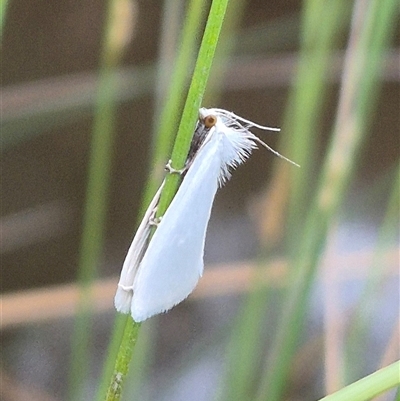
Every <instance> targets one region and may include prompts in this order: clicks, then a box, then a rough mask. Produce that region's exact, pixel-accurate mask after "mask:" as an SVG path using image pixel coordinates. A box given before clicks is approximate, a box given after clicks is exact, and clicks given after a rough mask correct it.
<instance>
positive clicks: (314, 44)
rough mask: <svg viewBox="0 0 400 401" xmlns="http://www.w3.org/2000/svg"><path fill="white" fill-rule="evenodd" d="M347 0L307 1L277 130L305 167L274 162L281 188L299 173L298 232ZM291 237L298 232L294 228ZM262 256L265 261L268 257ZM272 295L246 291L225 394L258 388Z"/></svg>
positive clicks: (295, 193)
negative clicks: (292, 78)
mask: <svg viewBox="0 0 400 401" xmlns="http://www.w3.org/2000/svg"><path fill="white" fill-rule="evenodd" d="M347 4H348V2H347V1H334V2H329V4H328V5H327V4H326V3H323V2H315V1H313V0H310V1H305V2H304V5H303V14H302V23H301V28H302V29H301V35H302V36H301V47H300V54H299V62H298V67H297V75H296V78H295V81H294V84H293V88H292V91H291V93H290V95H289V104H288V106H287V110H286V112H285V116H284V122H283V127H282V131H281V132H280V134H279V139H280V142H281V146H280V147H279V149H280V150H279V151H280V152H281V153H283V154H285V155H287V156H289V157H290V158H291V159H292V160H294V161H295V162H296V163H299V164H300V166H301V168H300V169H297V168H293V166H291V165H288V164H287V163H283V162H282V160H279V159H277V160H275V168H274V170H275V173H274V174H275V177H279V180H278V182H276V185H275V188H277V189H276V190H277V191H282V190H283V188H282V186H285V185H287V183H288V174H286V176H284V177H282V174H281V171H285V172H287V171H289V172H290V175H292V176H294V177H295V178H294V179H292V180H291V183H292V185H291V190H292V197H291V199H293V198H295V199H296V201H297V207H296V208H292V209H290V208H289V210H293V212H292V213H291V215H290V217H289V218H288V226H290V227H291V229H292V230H294V231H295V232H296V233H297V234H298V231H299V227H301V224H300V223H298V225H297V228H296V224H295V223H294V222H293V220H295V221H297V222H299V220H300V219H301V216H302V215H303V214H304V210H303V209H304V207H305V205H306V204H307V202H304V195H305V194H304V189H305V188H307V189H308V188H309V185H306V181H307V180H309V175H310V170H311V168H312V166H313V165H314V163H313V159H314V156H313V155H314V153H315V152H314V148H315V144H316V139H315V135H316V134H317V133H318V130H317V129H316V127H318V125H319V122H320V120H321V119H322V109H323V105H324V102H325V95H326V92H327V89H326V80H327V74H328V66H329V62H330V54H331V53H332V51H333V49H334V48H335V45H336V44H337V41H338V38H339V37H340V35H341V34H342V33H343V29H344V26H345V24H346V21H347V20H348V19H347V18H346V16H348V8H349V6H348V5H347ZM326 7H328V8H329V12H323V10H324V9H326ZM321 26H323V27H324V29H323V32H320V31H321ZM282 149H286V150H282ZM296 182H297V183H298V184H297V185H296ZM292 186H293V188H292ZM300 192H301V193H300ZM293 204H295V203H294V202H293ZM296 211H297V213H296ZM293 237H297V235H295V234H293ZM289 248H290V247H289ZM290 251H291V250H290V249H289V252H290ZM260 262H261V264H262V265H265V261H263V260H260ZM254 282H255V283H257V282H259V280H258V277H257V276H256V277H254ZM271 296H272V294H270V291H269V290H268V289H266V288H259V289H257V290H256V291H254V292H252V293H250V294H249V295H248V298H247V300H246V301H245V302H244V304H243V305H242V307H241V309H240V311H239V313H238V316H237V319H236V325H235V329H234V330H232V339H231V341H230V345H229V347H228V350H227V353H228V358H229V359H228V361H227V363H226V366H227V372H226V378H225V382H224V384H222V389H226V391H223V392H222V394H223V395H222V399H224V400H238V401H239V400H243V399H246V398H248V397H249V396H250V395H251V392H252V391H251V390H252V389H253V388H254V383H253V378H254V377H256V376H257V372H259V370H260V364H261V362H262V361H261V360H260V359H261V356H260V352H259V349H260V347H262V346H263V341H264V342H265V339H263V338H262V337H261V334H262V331H261V329H262V327H263V326H264V325H265V321H264V319H266V318H267V317H266V316H265V310H266V309H269V308H268V302H271V301H272V299H271ZM271 306H272V305H271ZM273 309H274V308H273ZM278 310H279V306H278ZM268 318H272V316H268ZM244 339H245V340H244Z"/></svg>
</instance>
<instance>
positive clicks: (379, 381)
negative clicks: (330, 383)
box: [319, 362, 400, 401]
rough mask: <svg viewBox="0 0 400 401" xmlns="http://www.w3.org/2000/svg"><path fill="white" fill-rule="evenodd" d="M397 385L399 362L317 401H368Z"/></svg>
mask: <svg viewBox="0 0 400 401" xmlns="http://www.w3.org/2000/svg"><path fill="white" fill-rule="evenodd" d="M399 384H400V362H395V363H392V364H391V365H389V366H387V367H385V368H382V369H380V370H378V371H376V372H374V373H372V374H370V375H369V376H366V377H363V378H362V379H360V380H358V381H356V382H354V383H352V384H349V385H348V386H346V387H344V388H343V389H341V390H339V391H337V392H336V393H333V394H330V395H327V396H326V397H324V398H321V399H320V400H319V401H349V400H351V401H368V400H371V399H372V398H373V397H376V396H378V395H379V394H382V393H384V392H386V391H388V390H390V389H392V388H394V387H396V386H398V385H399Z"/></svg>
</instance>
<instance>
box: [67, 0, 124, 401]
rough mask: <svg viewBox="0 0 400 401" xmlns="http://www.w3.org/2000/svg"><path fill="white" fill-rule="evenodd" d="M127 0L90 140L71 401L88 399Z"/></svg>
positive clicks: (105, 63) (113, 23)
mask: <svg viewBox="0 0 400 401" xmlns="http://www.w3.org/2000/svg"><path fill="white" fill-rule="evenodd" d="M125 1H126V0H111V1H109V3H108V12H107V22H106V27H105V34H104V42H103V49H102V51H103V53H102V57H101V60H100V76H99V84H98V85H99V86H98V94H97V105H96V110H95V117H94V127H93V133H92V140H91V148H90V156H89V166H88V178H87V187H86V199H85V208H84V216H83V232H82V238H81V245H80V254H79V263H78V284H79V287H80V298H79V303H78V313H77V317H76V321H75V327H74V331H73V334H72V345H71V367H70V376H69V399H70V400H71V401H75V400H82V399H84V398H85V397H84V395H83V394H84V388H83V387H84V383H85V381H86V375H87V372H88V368H89V343H90V337H91V333H90V331H91V330H90V329H91V312H92V309H91V307H92V297H91V284H92V282H93V280H94V279H95V278H96V275H97V266H98V265H99V262H100V260H101V256H102V249H103V244H104V231H105V222H106V213H107V200H108V191H109V182H110V174H111V160H112V154H113V151H112V149H113V133H114V117H115V101H114V100H115V99H114V93H115V92H114V87H115V75H114V69H115V67H116V66H117V64H118V63H119V60H120V58H121V55H122V51H123V47H124V46H123V44H121V43H120V42H118V41H115V39H114V38H115V31H116V30H118V29H119V28H120V24H121V21H119V19H117V18H116V14H117V8H118V7H119V6H120V5H121V2H125Z"/></svg>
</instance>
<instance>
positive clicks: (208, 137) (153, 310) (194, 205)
mask: <svg viewBox="0 0 400 401" xmlns="http://www.w3.org/2000/svg"><path fill="white" fill-rule="evenodd" d="M251 127H257V128H260V129H263V130H272V131H279V129H277V128H268V127H263V126H261V125H258V124H255V123H253V122H251V121H248V120H245V119H244V118H242V117H239V116H236V115H235V114H233V113H231V112H228V111H226V110H222V109H216V108H213V109H206V108H201V109H200V111H199V121H198V123H197V127H196V131H195V134H194V136H193V140H192V145H191V149H190V151H189V154H188V160H187V162H186V168H185V171H184V174H185V175H184V178H183V181H182V183H181V185H180V187H179V189H178V192H177V193H176V195H175V197H174V199H173V200H172V202H171V204H170V206H169V208H168V209H167V211H166V212H165V214H164V216H163V217H162V219H161V221H160V223H159V224H158V225H157V229H156V230H155V233H154V235H153V237H152V238H151V240H150V242H149V235H150V232H151V224H152V222H153V221H154V216H155V212H156V209H157V204H158V201H159V198H160V194H161V189H162V187H163V185H164V183H163V184H162V185H161V187H160V189H159V190H158V191H157V193H156V195H155V196H154V199H153V200H152V202H151V203H150V205H149V208H148V210H147V212H146V214H145V216H144V218H143V221H142V222H141V224H140V226H139V228H138V230H137V232H136V235H135V237H134V239H133V241H132V244H131V246H130V248H129V251H128V254H127V256H126V259H125V262H124V264H123V267H122V272H121V277H120V280H119V283H118V289H117V293H116V295H115V307H116V309H117V310H118V311H119V312H122V313H129V312H130V313H131V315H132V317H133V319H134V320H135V321H136V322H141V321H143V320H146V319H147V318H149V317H151V316H153V315H156V314H159V313H162V312H165V311H168V310H169V309H171V308H172V307H173V306H174V305H176V304H178V303H179V302H181V301H183V300H184V299H185V298H186V297H187V296H188V295H189V294H190V293H191V292H192V291H193V289H194V288H195V286H196V284H197V282H198V280H199V278H200V277H201V275H202V274H203V267H204V263H203V253H204V243H205V237H206V231H207V225H208V221H209V219H210V214H211V208H212V204H213V201H214V197H215V194H216V192H217V189H218V187H221V186H222V185H223V184H224V183H225V182H226V181H227V180H228V179H229V178H230V175H231V173H230V171H231V170H232V169H234V168H236V167H237V166H238V165H240V164H241V163H243V162H244V161H245V160H246V159H247V158H248V157H249V156H250V154H251V152H252V150H253V149H255V148H257V144H261V145H263V146H265V147H266V148H267V149H269V150H270V151H271V152H273V153H274V154H275V155H277V156H279V157H282V158H284V157H283V156H281V155H280V154H279V153H277V152H276V151H274V150H273V149H271V148H270V147H269V146H268V145H267V144H265V143H264V142H262V141H261V140H260V139H259V138H258V137H256V136H255V135H254V134H253V133H251V132H250V131H249V128H251ZM284 159H285V160H288V159H286V158H284ZM288 161H289V162H291V161H290V160H288ZM291 163H293V162H291ZM293 164H295V163H293ZM167 167H168V168H169V170H170V172H173V173H174V172H176V170H174V169H173V168H172V167H171V166H170V164H168V165H167ZM153 224H154V223H153Z"/></svg>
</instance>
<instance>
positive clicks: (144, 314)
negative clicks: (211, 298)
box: [131, 135, 221, 322]
mask: <svg viewBox="0 0 400 401" xmlns="http://www.w3.org/2000/svg"><path fill="white" fill-rule="evenodd" d="M213 137H214V138H213V140H210V141H209V142H208V143H207V144H205V145H204V146H203V147H202V148H201V149H200V150H199V152H198V154H197V156H196V158H195V159H194V161H193V164H192V165H191V167H190V168H189V170H188V172H187V174H186V176H185V178H184V179H183V182H182V184H181V186H180V187H179V190H178V192H177V194H176V195H175V197H174V199H173V200H172V202H171V204H170V206H169V208H168V209H167V211H166V213H165V215H164V216H163V218H162V220H161V222H160V223H159V225H158V227H157V230H156V231H155V233H154V236H153V238H152V239H151V241H150V244H149V246H148V248H147V251H146V254H145V255H144V257H143V260H142V262H141V264H140V267H139V270H138V272H137V275H136V278H135V282H134V294H133V299H132V309H131V313H132V317H133V318H134V320H135V321H137V322H140V321H143V320H145V319H147V318H149V317H151V316H153V315H156V314H158V313H161V312H165V311H167V310H169V309H170V308H172V307H173V306H174V305H176V304H178V303H179V302H181V301H183V300H184V299H185V298H186V297H187V296H188V295H189V294H190V293H191V292H192V291H193V289H194V287H195V286H196V284H197V281H198V280H199V278H200V276H201V275H202V273H203V266H204V263H203V253H204V243H205V235H206V230H207V225H208V221H209V218H210V214H211V208H212V204H213V201H214V197H215V193H216V191H217V188H218V177H219V174H220V168H221V161H220V155H219V142H218V138H217V137H218V136H217V135H215V136H213Z"/></svg>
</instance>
